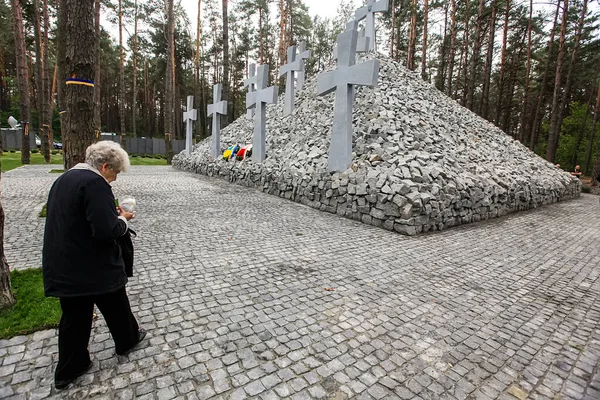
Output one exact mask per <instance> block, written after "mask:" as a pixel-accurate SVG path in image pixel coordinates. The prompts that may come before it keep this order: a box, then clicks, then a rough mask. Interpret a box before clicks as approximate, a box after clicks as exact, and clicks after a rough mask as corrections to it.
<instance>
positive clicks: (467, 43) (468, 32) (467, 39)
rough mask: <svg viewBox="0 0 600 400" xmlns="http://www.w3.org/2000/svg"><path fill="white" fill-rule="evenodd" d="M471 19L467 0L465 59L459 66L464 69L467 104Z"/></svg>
mask: <svg viewBox="0 0 600 400" xmlns="http://www.w3.org/2000/svg"><path fill="white" fill-rule="evenodd" d="M470 20H471V14H470V0H465V45H464V48H463V49H464V50H463V54H464V59H463V60H462V62H461V65H460V67H459V68H460V69H462V71H463V92H462V97H461V99H462V104H463V105H465V104H466V101H467V86H468V82H467V81H468V79H469V74H468V72H469V71H468V70H467V65H469V34H470V33H471V32H470V31H469V23H470ZM458 76H459V78H460V73H459V74H458Z"/></svg>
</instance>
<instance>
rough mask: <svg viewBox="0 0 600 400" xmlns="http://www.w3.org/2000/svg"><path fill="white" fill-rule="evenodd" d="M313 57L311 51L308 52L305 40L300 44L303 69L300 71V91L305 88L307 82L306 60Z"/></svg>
mask: <svg viewBox="0 0 600 400" xmlns="http://www.w3.org/2000/svg"><path fill="white" fill-rule="evenodd" d="M311 55H312V53H311V51H310V50H306V42H305V41H304V40H303V41H301V42H300V44H298V59H300V65H301V67H302V69H300V71H298V90H302V89H303V88H304V81H305V80H306V65H304V60H308V59H309V58H310V56H311Z"/></svg>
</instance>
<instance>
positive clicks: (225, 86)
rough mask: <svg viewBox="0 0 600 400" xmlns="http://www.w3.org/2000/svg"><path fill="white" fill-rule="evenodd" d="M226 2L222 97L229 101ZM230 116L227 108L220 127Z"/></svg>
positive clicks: (224, 2) (225, 7) (224, 124)
mask: <svg viewBox="0 0 600 400" xmlns="http://www.w3.org/2000/svg"><path fill="white" fill-rule="evenodd" d="M227 2H228V0H223V99H225V100H229V101H231V99H230V98H229V87H230V78H229V22H228V21H229V17H228V12H227ZM230 116H231V110H229V112H228V113H227V115H226V116H225V118H221V127H223V128H224V127H226V126H227V125H228V124H229V121H230ZM231 120H232V119H231Z"/></svg>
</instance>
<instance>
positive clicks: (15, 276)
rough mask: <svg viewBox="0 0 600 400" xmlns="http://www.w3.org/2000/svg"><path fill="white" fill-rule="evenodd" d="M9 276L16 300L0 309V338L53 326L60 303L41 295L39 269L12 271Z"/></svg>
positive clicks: (55, 325) (40, 273) (59, 312)
mask: <svg viewBox="0 0 600 400" xmlns="http://www.w3.org/2000/svg"><path fill="white" fill-rule="evenodd" d="M10 277H11V281H12V288H13V292H14V294H15V299H16V303H15V305H14V306H13V307H12V308H10V309H8V310H4V311H0V339H8V338H11V337H13V336H17V335H25V334H28V333H32V332H35V331H39V330H42V329H50V328H56V327H57V326H58V323H59V321H60V316H61V309H60V303H59V301H58V299H55V298H51V297H45V296H44V283H43V280H42V270H41V269H40V268H32V269H26V270H24V271H12V272H11V274H10Z"/></svg>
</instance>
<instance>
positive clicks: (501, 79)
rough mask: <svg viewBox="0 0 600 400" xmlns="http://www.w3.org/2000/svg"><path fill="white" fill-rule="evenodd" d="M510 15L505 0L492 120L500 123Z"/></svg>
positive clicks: (507, 0)
mask: <svg viewBox="0 0 600 400" xmlns="http://www.w3.org/2000/svg"><path fill="white" fill-rule="evenodd" d="M509 16H510V0H506V13H505V14H504V33H503V34H502V53H501V56H500V75H499V77H498V101H497V102H496V116H495V117H494V121H495V122H496V124H499V123H500V113H501V112H502V104H503V100H504V98H503V96H504V94H503V91H504V74H505V73H506V46H507V44H508V20H509Z"/></svg>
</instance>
